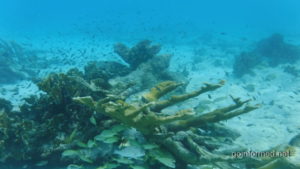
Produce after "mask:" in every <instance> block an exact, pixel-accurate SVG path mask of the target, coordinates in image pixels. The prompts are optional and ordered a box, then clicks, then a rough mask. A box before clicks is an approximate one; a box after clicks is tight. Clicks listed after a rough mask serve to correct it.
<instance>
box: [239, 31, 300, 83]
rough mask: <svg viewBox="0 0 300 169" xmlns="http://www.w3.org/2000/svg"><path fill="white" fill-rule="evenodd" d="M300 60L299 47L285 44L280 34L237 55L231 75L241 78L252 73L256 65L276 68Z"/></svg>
mask: <svg viewBox="0 0 300 169" xmlns="http://www.w3.org/2000/svg"><path fill="white" fill-rule="evenodd" d="M299 58H300V47H298V46H295V45H293V44H289V43H286V42H285V41H284V38H283V36H282V35H281V34H273V35H271V36H270V37H268V38H266V39H262V40H261V41H259V42H258V43H257V44H256V45H255V48H254V49H253V50H251V51H247V52H242V53H241V54H240V55H237V56H236V57H235V60H234V64H233V74H234V75H235V76H236V77H242V76H243V75H244V74H249V73H252V70H253V69H254V68H255V67H256V66H258V65H267V66H271V67H274V66H278V65H280V64H286V63H294V62H296V61H297V60H299Z"/></svg>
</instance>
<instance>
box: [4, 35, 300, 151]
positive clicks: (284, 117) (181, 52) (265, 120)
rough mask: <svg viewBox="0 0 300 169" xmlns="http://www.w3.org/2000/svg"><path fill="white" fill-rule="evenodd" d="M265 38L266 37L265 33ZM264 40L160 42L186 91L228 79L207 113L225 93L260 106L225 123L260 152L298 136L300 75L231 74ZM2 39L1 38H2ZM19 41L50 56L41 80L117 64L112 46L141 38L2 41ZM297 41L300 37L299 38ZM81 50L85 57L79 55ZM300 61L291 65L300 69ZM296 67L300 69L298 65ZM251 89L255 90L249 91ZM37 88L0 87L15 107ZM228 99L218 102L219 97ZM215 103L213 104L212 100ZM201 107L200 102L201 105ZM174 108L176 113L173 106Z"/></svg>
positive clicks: (279, 71) (273, 71) (275, 71)
mask: <svg viewBox="0 0 300 169" xmlns="http://www.w3.org/2000/svg"><path fill="white" fill-rule="evenodd" d="M266 36H268V35H266ZM266 36H260V37H257V38H253V39H248V40H241V39H240V38H238V37H231V36H230V35H217V36H214V37H209V36H207V37H206V38H207V39H200V40H199V39H191V40H190V41H187V42H185V43H174V44H171V43H164V42H161V41H159V40H155V39H151V37H145V39H147V38H148V39H150V40H153V42H154V43H156V42H158V43H161V44H162V51H161V53H172V54H173V58H172V62H171V66H170V70H171V71H179V72H182V71H184V72H185V73H186V75H187V76H188V79H190V83H189V85H188V87H187V90H189V91H191V90H193V89H195V88H197V87H200V86H201V85H202V83H203V82H217V81H218V80H220V79H224V80H226V85H225V86H224V87H222V88H220V89H218V90H216V91H214V92H211V93H209V94H210V95H211V99H210V101H212V102H211V103H207V102H205V104H207V106H209V108H210V110H213V109H214V108H217V107H218V106H222V105H228V104H230V103H232V101H231V99H230V97H229V95H232V96H234V97H241V98H242V99H249V98H251V99H253V102H252V103H253V104H256V103H258V104H261V105H262V106H261V108H259V109H258V110H255V111H253V112H250V113H248V114H244V115H241V116H239V117H236V118H233V119H230V120H227V121H226V122H223V123H224V124H226V125H227V126H228V127H230V128H232V129H234V130H236V131H238V132H239V133H240V134H241V136H240V137H239V138H238V139H237V140H236V144H237V145H241V146H244V147H247V148H249V149H252V150H256V151H263V150H266V149H269V148H271V147H274V146H276V145H279V144H284V143H287V142H288V141H289V140H290V139H291V138H292V137H293V136H295V135H296V134H299V133H300V97H299V94H300V77H294V76H292V75H290V74H288V73H285V72H284V71H283V68H282V66H278V67H274V68H271V67H261V68H259V69H255V75H246V76H244V77H243V78H241V79H236V78H234V77H233V76H232V61H233V57H234V56H235V55H238V54H239V53H240V52H241V51H244V50H247V49H249V48H250V47H251V45H252V44H254V43H255V42H256V41H257V40H260V39H261V38H264V37H266ZM3 39H5V38H3ZM6 39H8V40H9V39H11V40H15V41H17V42H19V43H20V44H21V45H23V46H24V47H25V48H26V47H28V48H31V49H36V50H40V51H41V52H40V57H43V58H45V59H47V58H50V57H52V59H53V58H54V59H53V61H52V62H53V64H50V65H49V67H48V68H47V69H45V70H41V72H40V76H43V75H45V74H47V73H49V72H52V71H56V72H57V71H59V72H65V71H67V70H68V69H70V68H73V67H77V68H80V69H81V70H82V68H83V66H84V65H85V64H86V63H87V62H88V61H91V60H117V61H120V57H119V56H118V55H117V54H115V53H114V52H113V44H115V43H116V42H123V43H125V44H127V45H129V46H131V45H133V44H135V43H137V42H138V41H139V40H142V39H134V40H129V39H124V40H122V39H120V40H115V39H113V38H112V39H107V40H105V38H104V37H101V38H97V37H93V38H91V37H79V36H78V37H73V36H70V37H68V35H64V36H57V35H55V36H51V35H48V36H47V37H43V38H35V39H32V38H22V39H16V38H6ZM286 39H287V42H291V43H293V44H296V45H300V41H298V42H297V40H296V39H297V38H295V37H286ZM298 39H300V38H298ZM83 51H85V54H82V52H83ZM299 64H300V62H298V63H295V65H299ZM298 68H299V67H298ZM249 86H250V87H252V88H253V87H254V91H251V90H249ZM38 92H39V91H38V88H37V86H36V85H34V84H33V83H32V82H30V81H20V82H18V83H17V84H9V85H1V88H0V97H3V98H6V99H8V100H10V101H12V102H13V104H14V106H15V109H17V107H18V105H19V104H21V103H22V102H23V101H22V98H24V97H26V96H29V95H31V94H37V93H38ZM224 96H225V97H226V99H218V98H221V97H224ZM206 99H208V97H207V94H203V95H201V96H199V97H197V98H194V99H191V100H190V101H187V102H185V103H184V104H182V105H181V106H179V107H180V108H182V107H195V106H196V105H198V104H199V102H203V100H206ZM215 99H217V100H221V101H217V102H216V103H214V102H213V101H214V100H215ZM203 103H204V102H203ZM172 109H177V107H175V108H174V107H173V108H172Z"/></svg>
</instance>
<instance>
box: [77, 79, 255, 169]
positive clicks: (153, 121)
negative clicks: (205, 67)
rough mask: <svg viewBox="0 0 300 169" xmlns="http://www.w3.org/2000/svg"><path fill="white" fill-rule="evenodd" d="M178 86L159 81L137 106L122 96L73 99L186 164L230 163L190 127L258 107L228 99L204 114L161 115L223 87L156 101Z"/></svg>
mask: <svg viewBox="0 0 300 169" xmlns="http://www.w3.org/2000/svg"><path fill="white" fill-rule="evenodd" d="M180 85H182V84H181V83H176V82H173V81H165V82H162V83H160V84H158V85H157V86H155V87H154V88H152V89H150V91H149V92H148V93H146V94H144V95H143V96H142V100H141V101H140V102H139V103H138V104H136V103H129V102H126V101H125V100H124V99H123V98H122V97H120V96H116V95H110V96H108V97H106V98H104V99H102V100H99V101H94V100H93V98H92V97H90V96H87V97H76V98H74V100H76V101H78V102H80V103H82V104H85V105H87V106H89V107H90V108H92V109H94V110H95V111H96V112H98V113H104V114H105V115H107V116H110V117H111V118H113V119H116V120H117V121H119V122H121V123H123V124H126V125H128V126H130V127H134V128H135V129H137V130H138V131H140V132H141V133H143V134H144V135H145V137H146V138H148V139H149V140H151V141H153V142H156V143H158V144H160V145H161V146H162V147H164V148H165V149H167V150H168V151H169V152H171V153H172V154H173V155H174V156H175V157H177V158H178V159H180V161H183V162H184V163H186V164H204V163H205V162H208V161H232V160H234V159H232V158H231V157H227V156H223V155H214V154H213V153H211V152H209V151H208V150H207V149H206V148H204V147H203V146H201V145H205V144H209V143H208V142H209V141H208V142H204V141H205V139H203V140H202V138H204V137H201V136H199V135H198V134H197V133H195V132H193V131H192V130H191V128H193V127H201V126H205V125H207V124H208V123H216V122H219V121H221V120H226V119H229V118H232V117H235V116H238V115H241V114H244V113H247V112H250V111H252V110H255V109H257V108H258V107H259V106H258V105H255V106H251V105H248V102H249V100H246V101H241V100H240V99H239V98H233V97H232V100H233V102H234V104H232V105H229V106H227V107H224V108H219V109H216V110H214V111H212V112H209V113H206V114H200V115H197V114H195V113H194V111H193V110H192V109H186V110H180V111H178V112H176V113H174V114H172V115H163V113H161V111H162V110H163V109H165V108H167V107H169V106H172V105H175V104H177V103H179V102H183V101H185V100H188V99H190V98H193V97H196V96H199V95H200V94H203V93H205V92H209V91H213V90H216V89H218V88H220V87H222V86H223V85H224V81H220V82H219V83H217V84H208V83H207V84H205V85H204V86H203V87H201V88H200V89H198V90H195V91H192V92H190V93H186V94H182V95H177V96H171V97H170V98H169V99H166V100H159V99H160V98H161V97H162V96H164V95H166V94H167V93H169V92H171V91H173V90H175V89H176V88H177V87H178V86H180ZM209 139H211V138H209ZM211 145H212V144H211ZM211 145H208V146H211Z"/></svg>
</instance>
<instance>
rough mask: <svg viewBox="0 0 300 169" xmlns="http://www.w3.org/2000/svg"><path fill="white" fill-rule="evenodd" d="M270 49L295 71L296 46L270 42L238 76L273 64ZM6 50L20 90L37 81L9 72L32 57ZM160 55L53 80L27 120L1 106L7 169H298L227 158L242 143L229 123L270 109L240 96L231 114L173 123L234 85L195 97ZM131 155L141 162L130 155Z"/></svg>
mask: <svg viewBox="0 0 300 169" xmlns="http://www.w3.org/2000/svg"><path fill="white" fill-rule="evenodd" d="M269 43H275V44H277V45H278V46H280V47H279V48H278V49H277V50H284V51H286V50H288V51H290V53H291V55H289V56H290V57H291V58H284V60H286V61H287V62H288V61H290V60H293V59H295V58H297V57H298V55H296V53H295V52H294V47H293V46H291V45H288V44H285V43H283V40H282V37H281V36H280V35H273V36H272V37H270V38H268V39H266V40H263V41H261V42H260V43H259V46H258V47H257V49H255V50H254V51H252V52H245V53H242V54H241V55H240V56H238V57H237V60H236V63H235V66H234V67H235V70H236V71H237V72H239V73H236V74H237V75H238V76H241V75H243V74H244V73H247V72H248V69H251V68H252V67H253V66H254V65H256V64H257V63H252V61H251V60H253V57H256V56H257V55H259V56H260V57H261V56H264V57H265V58H264V59H268V58H267V55H266V54H265V53H270V51H268V50H269V49H268V44H269ZM0 47H1V53H0V59H1V60H3V59H8V60H7V61H5V62H2V61H1V64H5V65H4V66H2V69H6V70H7V71H8V72H9V77H11V76H13V78H12V80H15V79H18V78H23V77H26V76H28V75H27V74H30V73H29V71H27V69H26V70H25V69H24V70H23V69H12V68H11V67H10V65H8V64H9V63H11V62H15V61H14V60H13V59H11V58H12V57H11V58H10V57H5V56H8V55H9V56H12V55H15V54H16V53H17V52H18V53H20V52H22V51H23V50H21V49H20V47H18V46H17V45H16V44H14V43H13V44H7V43H4V42H2V44H1V46H0ZM160 49H161V47H160V45H152V44H151V41H149V40H144V41H141V42H139V43H138V44H137V45H136V46H134V47H132V48H129V47H127V46H125V45H124V44H121V43H118V44H116V45H115V52H116V53H117V54H119V55H120V56H121V58H122V59H123V60H124V61H125V62H126V63H127V64H128V65H129V66H125V65H123V64H120V63H117V62H112V61H105V62H104V61H94V62H90V63H89V64H88V65H87V66H86V67H85V68H84V71H83V72H82V71H79V70H78V69H71V70H69V71H68V72H67V73H52V74H50V75H48V76H47V77H46V78H43V79H41V80H40V81H37V82H36V83H37V85H38V87H39V89H40V90H41V91H43V93H42V94H41V95H39V96H37V95H36V96H31V97H28V98H26V99H25V103H24V104H23V105H21V106H20V112H19V111H14V110H13V109H12V106H11V104H10V102H9V101H7V100H4V99H1V100H0V108H1V109H0V138H1V139H0V165H1V166H2V167H3V166H6V167H9V166H12V167H13V166H16V167H20V168H21V167H24V168H26V167H28V168H35V167H37V168H45V167H48V168H49V167H50V168H55V167H57V166H61V167H68V168H72V169H75V168H97V169H113V168H133V169H147V168H178V169H182V168H186V167H187V166H192V165H194V166H200V167H204V168H211V169H212V168H222V169H232V168H259V169H275V168H282V166H288V167H293V166H294V165H295V160H294V159H292V158H288V157H276V158H268V157H261V156H246V155H245V156H244V157H243V158H239V157H240V156H242V153H237V152H245V151H246V150H245V149H244V148H242V147H241V148H240V149H238V150H236V149H235V150H231V149H228V150H227V151H219V149H220V148H222V147H226V146H227V147H228V146H229V145H232V144H233V142H234V140H235V139H236V138H237V137H238V133H236V132H234V131H232V130H230V129H229V128H226V127H225V126H224V125H223V124H222V123H220V122H221V121H224V120H228V119H231V118H234V117H236V116H240V115H243V114H245V113H249V112H251V111H253V110H255V109H258V108H259V107H260V106H261V105H254V104H252V103H251V100H242V99H240V98H238V97H236V96H231V99H232V103H231V104H229V105H226V106H224V107H221V108H216V109H214V110H212V111H209V112H208V111H205V110H204V111H198V110H197V109H193V108H192V107H191V108H190V109H183V110H177V111H174V112H173V113H168V114H167V113H166V112H165V110H166V109H169V108H172V107H174V106H176V105H180V104H182V103H184V102H187V101H189V99H191V98H194V97H197V96H199V95H201V94H204V93H210V92H214V91H215V90H218V89H219V88H221V87H222V86H223V85H224V84H225V81H223V80H221V81H219V82H217V83H205V84H199V88H198V89H196V90H194V91H191V92H185V87H186V83H187V80H186V79H185V78H184V76H181V75H180V73H177V74H176V76H175V75H174V73H173V72H170V71H169V70H168V69H167V68H168V66H169V63H170V59H171V55H168V54H164V55H161V54H158V53H159V51H160ZM271 53H272V55H268V57H275V58H278V59H279V56H277V54H275V53H277V51H274V52H271ZM21 55H22V54H18V56H21ZM19 59H22V58H19ZM244 60H250V63H249V61H247V63H249V66H248V67H243V70H241V69H242V68H241V67H239V66H242V65H240V64H245V62H244ZM23 64H26V62H23ZM270 64H272V65H273V64H278V63H277V62H270ZM244 69H245V70H244ZM246 69H247V70H246ZM1 71H2V70H1ZM20 72H23V73H20ZM1 78H2V80H6V79H7V78H8V77H1ZM201 86H202V87H201ZM170 110H171V109H169V111H170ZM172 110H173V109H172ZM299 146H300V145H299V137H295V138H294V139H293V140H292V141H291V142H290V144H288V145H281V146H279V147H276V148H274V149H271V150H270V152H271V151H281V152H283V151H287V152H289V151H290V152H295V151H298V152H299ZM126 150H131V151H132V152H135V153H134V154H128V153H126ZM232 152H236V153H235V154H234V155H232ZM293 160H294V161H293Z"/></svg>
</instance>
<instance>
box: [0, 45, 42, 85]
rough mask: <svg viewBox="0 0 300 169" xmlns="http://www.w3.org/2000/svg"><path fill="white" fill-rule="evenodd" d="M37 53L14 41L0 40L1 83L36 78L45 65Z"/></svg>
mask: <svg viewBox="0 0 300 169" xmlns="http://www.w3.org/2000/svg"><path fill="white" fill-rule="evenodd" d="M42 62H43V61H42V60H41V59H39V58H38V57H37V53H36V52H35V51H31V50H27V49H25V48H24V47H22V46H21V45H19V44H18V43H16V42H14V41H4V40H0V74H1V76H0V83H13V82H16V81H18V80H22V79H29V78H32V77H35V76H36V74H37V73H38V69H39V68H41V67H42V66H43V65H44V64H43V63H42Z"/></svg>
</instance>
